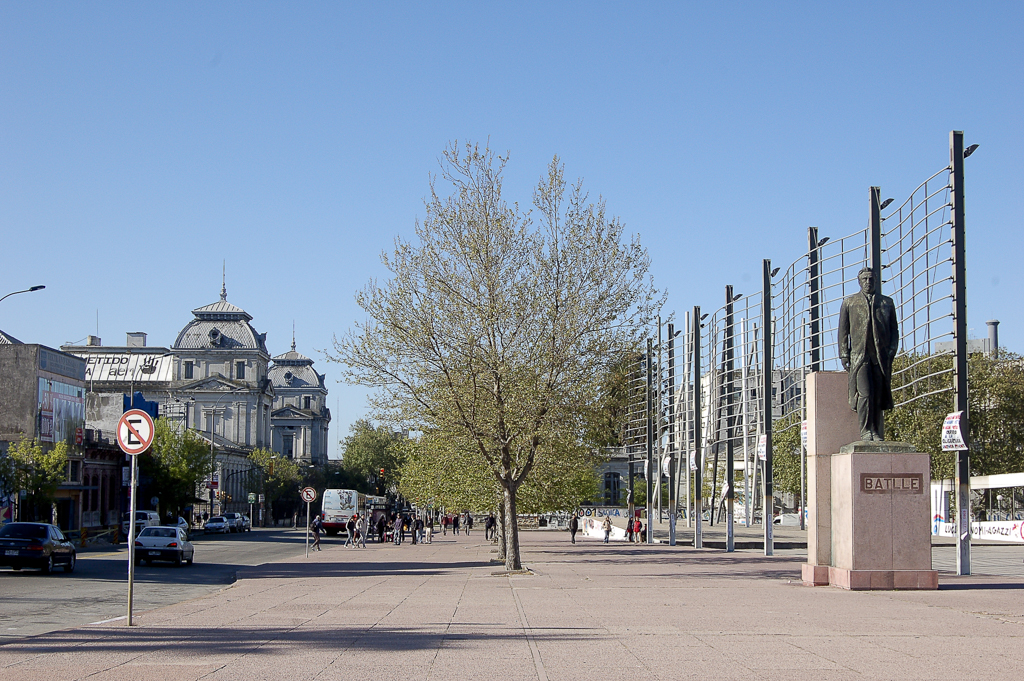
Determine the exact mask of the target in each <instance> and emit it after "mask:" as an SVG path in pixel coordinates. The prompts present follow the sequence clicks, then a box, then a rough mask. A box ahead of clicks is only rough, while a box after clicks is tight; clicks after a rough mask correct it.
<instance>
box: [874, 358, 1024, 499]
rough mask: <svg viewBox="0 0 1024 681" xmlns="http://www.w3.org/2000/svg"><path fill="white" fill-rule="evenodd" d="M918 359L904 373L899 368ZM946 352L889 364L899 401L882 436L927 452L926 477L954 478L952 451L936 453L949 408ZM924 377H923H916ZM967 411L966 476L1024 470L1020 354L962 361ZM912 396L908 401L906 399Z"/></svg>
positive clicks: (949, 368) (1023, 374)
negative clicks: (929, 474) (968, 467)
mask: <svg viewBox="0 0 1024 681" xmlns="http://www.w3.org/2000/svg"><path fill="white" fill-rule="evenodd" d="M914 362H919V363H918V364H917V366H916V367H915V368H914V369H913V370H910V371H899V370H900V369H902V368H904V367H907V366H909V365H911V364H912V363H914ZM952 368H953V360H952V357H951V356H950V355H938V356H934V357H925V358H922V357H917V356H909V355H903V356H900V357H897V358H896V361H895V362H894V366H893V369H894V370H893V375H894V378H893V388H894V389H895V388H898V387H900V386H901V385H904V384H905V385H906V386H907V387H906V388H904V389H903V390H900V391H897V394H896V397H897V400H900V401H905V403H904V404H902V405H901V406H899V407H896V408H895V409H893V410H892V411H890V412H888V413H887V414H886V419H885V426H886V438H887V439H890V440H899V441H903V442H910V443H912V444H914V445H916V446H917V448H918V450H919V451H922V452H927V453H929V454H931V456H932V478H933V479H936V480H939V479H944V478H952V477H953V476H954V464H955V461H956V458H955V452H943V451H942V445H941V441H942V421H943V419H944V418H945V416H946V414H947V413H949V412H950V411H952V409H953V406H952V397H951V393H950V392H949V390H948V389H947V390H945V391H938V390H937V388H943V387H946V388H948V386H949V382H950V380H951V373H952ZM921 377H924V378H921ZM967 383H968V386H967V387H968V409H969V414H970V439H971V457H970V461H971V475H991V474H998V473H1016V472H1020V471H1022V470H1024V445H1022V443H1024V358H1022V357H1021V356H1020V355H1016V354H1013V353H1011V352H1007V351H1005V350H1001V351H1000V353H999V357H998V358H995V357H991V356H987V355H984V354H981V353H976V354H972V355H971V356H970V357H969V358H968V365H967ZM909 398H914V399H913V400H912V401H906V400H908V399H909Z"/></svg>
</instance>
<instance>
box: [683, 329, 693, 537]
mask: <svg viewBox="0 0 1024 681" xmlns="http://www.w3.org/2000/svg"><path fill="white" fill-rule="evenodd" d="M689 367H690V313H689V312H687V313H686V330H685V332H684V333H683V385H682V394H683V399H684V400H685V403H684V405H683V450H684V451H683V456H682V460H683V461H685V463H682V464H681V465H682V466H683V467H684V469H685V470H686V527H687V528H690V527H692V526H693V509H692V508H691V507H690V483H691V480H690V424H691V423H692V421H691V419H690V406H691V401H690V400H689V399H686V398H687V396H688V395H689V394H690V392H689V391H690V369H689Z"/></svg>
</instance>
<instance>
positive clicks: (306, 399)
mask: <svg viewBox="0 0 1024 681" xmlns="http://www.w3.org/2000/svg"><path fill="white" fill-rule="evenodd" d="M302 408H303V409H309V395H306V396H305V397H303V398H302Z"/></svg>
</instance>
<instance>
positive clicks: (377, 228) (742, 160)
mask: <svg viewBox="0 0 1024 681" xmlns="http://www.w3.org/2000/svg"><path fill="white" fill-rule="evenodd" d="M1022 33H1024V5H1022V4H1020V3H1011V2H1002V3H999V2H991V3H942V2H921V3H832V4H828V3H812V2H808V3H753V2H751V3H727V2H722V3H702V4H697V3H692V4H691V3H664V4H661V3H647V4H641V5H640V6H639V7H637V6H635V4H633V3H614V4H613V3H597V2H588V3H584V2H573V3H526V2H520V3H453V2H447V3H365V4H362V5H347V4H341V3H315V4H298V3H287V4H286V3H273V4H271V3H237V4H235V3H217V4H213V3H155V2H154V3H89V4H86V3H61V4H43V3H3V4H0V93H2V94H0V234H2V237H3V244H4V247H3V249H2V250H0V289H2V291H0V295H2V294H3V293H7V292H9V291H13V290H18V289H21V288H27V287H28V286H31V285H34V284H45V285H46V290H44V291H41V292H38V293H32V294H25V295H19V296H14V297H11V298H9V299H7V300H5V301H4V302H3V303H0V329H3V330H4V331H6V332H8V333H10V334H12V335H14V336H16V337H18V338H20V339H21V340H23V341H26V342H39V343H45V344H48V345H51V346H57V345H60V344H62V343H64V342H67V341H80V340H82V339H84V337H85V336H86V334H90V333H95V332H96V318H97V313H98V316H99V335H100V336H101V337H102V338H103V339H104V344H122V343H123V342H124V337H125V332H127V331H145V332H147V333H148V334H149V339H150V343H151V344H155V345H169V344H170V343H172V342H173V340H174V338H175V336H176V334H177V332H178V331H179V330H180V329H181V327H182V326H184V325H185V324H186V323H187V322H188V321H189V319H190V318H191V314H190V310H192V309H193V308H195V307H198V306H200V305H204V304H206V303H209V302H212V301H214V300H216V299H217V296H218V294H219V291H220V277H221V263H222V261H224V260H227V280H228V282H227V283H228V299H229V300H230V301H231V302H233V303H234V304H236V305H239V306H241V307H243V308H244V309H246V310H247V311H248V312H249V313H250V314H252V315H253V317H254V321H253V324H254V326H255V327H256V328H257V329H258V330H259V331H266V332H268V338H267V342H268V345H269V346H270V349H271V352H272V354H279V353H281V352H285V351H286V350H287V349H288V346H289V343H290V341H291V326H292V321H293V320H294V321H295V326H296V332H297V340H298V347H299V350H300V351H302V352H304V353H305V354H307V355H309V356H311V357H313V358H314V359H316V360H317V364H316V368H317V369H319V370H320V371H321V372H324V371H326V372H327V374H328V382H329V383H328V385H329V388H330V390H331V397H330V406H331V407H332V409H333V410H334V422H333V425H332V433H333V434H332V439H333V440H337V439H338V438H340V437H343V436H344V435H345V434H346V433H347V430H348V426H349V424H350V423H351V422H352V421H354V420H355V419H356V418H359V417H360V416H362V415H363V414H364V413H365V393H364V392H363V391H362V390H361V389H357V388H353V387H349V386H345V385H339V384H337V383H336V382H335V380H336V378H337V376H338V374H339V372H338V370H337V367H336V366H332V365H330V364H328V363H327V362H326V361H325V360H324V358H323V356H322V355H321V354H320V352H318V351H319V350H323V349H325V348H327V347H329V346H330V343H331V338H332V335H333V334H335V333H339V334H340V333H342V332H343V331H345V330H346V329H347V328H348V327H349V326H350V324H351V323H352V321H353V320H355V319H358V318H360V312H359V310H358V309H357V308H356V307H355V305H354V302H353V294H354V292H355V291H356V289H358V288H360V287H361V286H363V285H364V284H365V283H366V282H367V281H368V280H369V279H371V278H374V277H382V276H384V274H385V273H384V271H383V269H382V268H381V266H380V264H379V260H378V255H379V253H380V252H381V250H383V249H386V248H388V247H389V246H390V245H391V244H392V243H393V239H394V238H395V236H398V235H402V236H408V235H409V234H410V233H411V232H412V228H413V225H414V223H415V220H416V219H417V218H419V217H422V216H423V214H424V210H423V203H422V199H423V197H424V196H425V194H426V193H427V191H428V181H429V175H430V174H431V173H432V172H435V171H436V169H437V167H438V161H437V160H438V158H439V157H440V155H441V151H442V150H443V149H444V148H445V146H446V145H447V144H448V143H450V142H451V141H454V140H459V141H464V140H472V141H481V142H485V141H486V140H487V139H488V138H489V139H490V143H491V146H492V147H493V148H494V149H496V150H500V151H506V150H507V151H510V152H511V156H512V159H511V162H510V164H509V168H508V171H507V179H506V184H505V190H506V195H507V197H508V198H510V199H515V200H519V201H520V203H522V204H528V203H529V200H530V189H531V188H532V186H533V184H534V183H535V182H536V181H537V179H538V178H539V176H540V175H541V173H542V172H543V170H544V167H545V165H546V163H547V162H548V161H549V160H550V159H551V157H552V155H554V154H558V155H559V156H560V157H561V158H562V160H563V161H564V163H565V168H566V174H567V176H568V177H570V178H575V177H582V178H583V179H584V182H585V185H586V187H587V188H588V189H589V190H590V191H591V193H592V194H593V195H594V196H595V197H596V196H597V195H601V196H603V197H604V198H605V200H606V201H607V204H608V208H609V210H610V212H612V213H613V214H615V215H618V216H620V217H621V218H622V220H623V221H624V222H625V223H626V225H627V227H628V228H629V229H630V230H631V231H633V232H637V233H639V234H640V235H641V238H642V240H643V242H644V243H645V244H646V245H647V246H648V248H649V249H650V251H651V253H652V257H653V265H654V267H653V269H654V276H655V280H656V283H657V284H659V285H660V286H662V287H665V288H667V289H668V291H669V308H670V309H672V308H674V309H675V310H678V311H682V310H686V309H689V308H690V307H691V306H692V305H694V304H700V305H703V306H705V307H707V308H709V309H713V308H715V307H717V306H718V303H719V301H720V299H721V298H722V295H723V294H722V287H723V286H724V285H725V284H727V283H732V284H735V285H736V286H737V290H744V289H743V286H744V282H751V283H750V284H748V285H749V286H751V287H756V283H753V282H756V280H757V278H758V276H759V273H760V260H761V258H765V257H768V258H772V259H773V260H775V261H776V262H778V263H780V264H788V263H789V262H791V261H793V260H794V259H795V258H796V257H798V256H799V255H800V253H802V249H803V247H804V244H805V241H806V228H807V226H809V225H816V226H818V227H819V228H820V230H821V234H822V235H833V236H840V235H844V234H848V233H850V232H853V231H855V230H857V229H860V228H862V227H863V226H864V224H865V223H866V220H867V198H868V187H869V186H870V185H880V186H881V187H882V191H883V194H884V195H885V196H893V197H896V198H897V200H898V201H902V198H903V197H905V196H906V195H907V194H908V193H909V192H910V191H911V190H912V189H913V188H914V187H915V186H916V185H917V184H918V183H919V182H920V181H921V180H923V179H924V178H925V177H927V176H928V175H931V174H932V173H933V172H935V171H936V170H938V169H940V168H942V167H943V166H945V165H946V163H948V137H949V131H950V130H951V129H962V130H964V131H965V138H966V143H967V144H971V143H980V144H981V149H980V150H979V151H978V152H977V153H976V154H975V155H974V156H972V157H971V158H970V159H969V160H968V162H967V179H966V188H967V198H966V206H967V225H968V236H967V249H968V250H967V254H968V260H967V265H968V286H969V298H968V304H969V326H970V328H971V329H972V331H973V333H974V334H975V335H977V336H984V335H985V333H986V331H985V323H984V322H985V320H987V319H991V318H998V319H1000V320H1001V321H1002V325H1001V327H1000V340H1001V342H1002V344H1003V345H1004V346H1005V347H1009V348H1011V349H1014V350H1018V351H1020V350H1022V349H1024V343H1022V340H1024V339H1022V335H1024V324H1022V320H1021V312H1022V303H1021V293H1022V291H1024V288H1022V283H1024V278H1022V274H1021V271H1022V268H1021V266H1020V255H1021V253H1022V249H1021V247H1020V238H1021V237H1020V234H1021V230H1020V226H1021V225H1020V222H1021V217H1020V216H1021V215H1022V213H1024V210H1022V209H1024V192H1022V191H1021V187H1022V186H1024V163H1022V162H1021V161H1022V159H1024V126H1022V124H1024V116H1022V111H1024V93H1022V83H1024V68H1022V67H1024V41H1022V40H1021V39H1020V36H1021V35H1022Z"/></svg>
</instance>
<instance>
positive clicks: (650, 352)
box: [646, 338, 661, 544]
mask: <svg viewBox="0 0 1024 681" xmlns="http://www.w3.org/2000/svg"><path fill="white" fill-rule="evenodd" d="M653 343H654V341H653V340H652V339H650V338H648V339H647V475H646V478H647V523H646V525H647V543H648V544H653V543H654V542H653V541H652V540H653V539H654V537H653V536H652V532H651V520H653V518H654V476H655V475H660V474H661V471H656V470H655V468H656V466H655V465H654V423H653V421H654V419H653V418H652V416H653V412H654V390H653V388H654V386H653V385H652V383H653V381H654V367H653V366H652V360H653V357H654V347H653Z"/></svg>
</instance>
